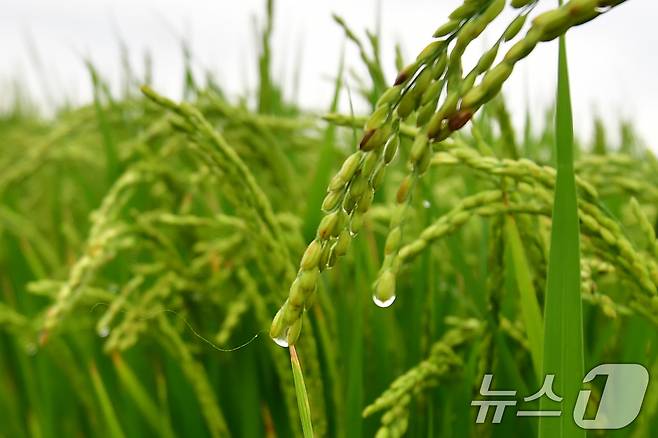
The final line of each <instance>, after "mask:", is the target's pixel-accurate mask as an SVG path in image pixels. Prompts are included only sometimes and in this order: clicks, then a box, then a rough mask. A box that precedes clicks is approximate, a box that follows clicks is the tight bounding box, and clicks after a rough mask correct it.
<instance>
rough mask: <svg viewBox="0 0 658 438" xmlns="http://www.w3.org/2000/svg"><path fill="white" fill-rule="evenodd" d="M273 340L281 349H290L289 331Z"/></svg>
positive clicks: (286, 330)
mask: <svg viewBox="0 0 658 438" xmlns="http://www.w3.org/2000/svg"><path fill="white" fill-rule="evenodd" d="M272 340H273V341H274V343H275V344H276V345H278V346H279V347H283V348H288V329H285V330H284V331H283V333H281V335H279V336H278V337H276V338H274V337H273V338H272Z"/></svg>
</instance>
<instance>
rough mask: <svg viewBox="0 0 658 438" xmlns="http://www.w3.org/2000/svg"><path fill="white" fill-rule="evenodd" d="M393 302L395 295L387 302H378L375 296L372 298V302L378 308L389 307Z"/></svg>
mask: <svg viewBox="0 0 658 438" xmlns="http://www.w3.org/2000/svg"><path fill="white" fill-rule="evenodd" d="M394 301H395V295H393V296H392V297H390V298H389V299H387V300H380V299H379V298H378V297H377V295H373V296H372V302H373V303H375V304H376V305H377V306H379V307H389V306H390V305H391V304H393V302H394Z"/></svg>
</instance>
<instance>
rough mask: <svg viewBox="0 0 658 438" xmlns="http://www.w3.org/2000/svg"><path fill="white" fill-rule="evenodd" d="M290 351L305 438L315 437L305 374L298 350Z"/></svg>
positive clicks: (293, 348)
mask: <svg viewBox="0 0 658 438" xmlns="http://www.w3.org/2000/svg"><path fill="white" fill-rule="evenodd" d="M289 349H290V363H291V364H292V377H293V380H294V381H295V393H296V394H297V406H298V407H299V416H300V418H301V420H302V430H303V431H304V438H312V437H313V424H311V406H310V405H309V403H308V394H307V393H306V385H305V384H304V374H302V366H301V364H300V363H299V357H297V349H296V348H295V346H294V345H291V346H290V347H289Z"/></svg>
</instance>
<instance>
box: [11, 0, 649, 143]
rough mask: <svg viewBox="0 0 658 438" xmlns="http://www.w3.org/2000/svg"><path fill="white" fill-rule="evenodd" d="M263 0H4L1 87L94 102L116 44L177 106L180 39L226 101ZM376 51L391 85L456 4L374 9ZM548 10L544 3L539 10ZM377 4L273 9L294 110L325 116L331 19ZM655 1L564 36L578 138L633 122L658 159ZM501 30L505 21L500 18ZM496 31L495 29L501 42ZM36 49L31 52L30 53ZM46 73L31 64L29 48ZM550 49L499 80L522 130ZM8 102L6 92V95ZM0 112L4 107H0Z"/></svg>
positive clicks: (252, 71) (353, 58)
mask: <svg viewBox="0 0 658 438" xmlns="http://www.w3.org/2000/svg"><path fill="white" fill-rule="evenodd" d="M264 3H265V1H264V0H230V1H229V0H214V1H212V0H185V1H180V0H116V1H107V0H103V1H96V0H57V1H51V0H4V1H3V7H2V13H0V53H2V62H0V89H1V88H4V87H8V86H9V85H8V84H10V83H11V82H12V81H14V80H16V79H18V80H19V81H20V82H21V83H22V84H24V85H25V86H26V87H27V89H28V90H29V91H30V93H31V94H33V95H36V96H38V97H39V99H42V100H43V101H47V100H48V99H49V100H51V101H52V100H54V101H56V102H57V101H62V100H63V99H64V98H68V99H72V100H74V101H78V102H79V101H85V100H88V99H89V98H90V84H89V79H88V77H87V75H86V73H85V69H84V66H83V63H82V57H83V56H88V57H91V59H93V61H94V63H95V64H96V65H97V67H98V68H99V70H100V71H101V72H102V73H103V74H104V75H106V76H107V77H109V78H110V79H111V80H112V81H114V83H117V82H118V78H119V77H120V72H121V60H120V56H119V49H118V46H119V44H118V39H119V37H120V38H121V39H123V40H125V41H126V42H127V44H128V46H129V48H130V53H131V58H132V62H133V64H134V65H135V66H136V68H137V69H138V70H141V64H142V58H143V53H144V52H145V51H146V50H148V51H150V53H151V54H152V58H153V66H154V80H155V85H156V87H157V88H158V90H159V91H161V92H164V93H167V94H169V95H172V96H179V95H180V91H181V84H182V67H181V65H182V61H181V50H180V45H179V42H178V38H180V37H185V38H186V39H187V40H188V41H189V43H190V46H191V48H192V50H193V54H194V58H195V62H196V64H197V65H198V66H200V67H203V68H205V69H210V70H212V71H213V72H215V73H216V75H217V78H218V79H217V82H218V83H219V84H220V85H221V86H222V87H223V88H224V89H225V90H227V91H228V92H229V93H231V94H235V95H237V94H239V93H240V92H242V91H243V90H253V88H254V85H255V83H256V61H255V56H256V55H255V53H256V47H257V46H256V44H257V43H256V41H255V36H254V35H255V33H254V23H255V22H256V23H258V24H259V25H262V21H263V17H264ZM380 3H381V31H382V36H383V40H382V52H383V60H384V63H385V64H386V68H387V69H388V70H387V71H386V73H387V78H388V79H389V80H392V79H393V78H394V76H395V71H394V67H393V52H394V51H393V48H394V45H395V43H396V42H399V43H400V44H401V46H402V48H403V52H404V54H405V56H406V58H407V59H410V58H411V57H412V56H415V54H416V53H417V52H418V51H419V50H420V49H422V48H423V47H424V46H425V45H426V44H427V42H429V41H430V38H431V35H432V33H433V31H434V29H435V28H436V27H437V26H438V25H439V24H442V23H443V22H444V21H445V20H446V16H447V15H448V13H449V12H450V11H451V10H452V9H453V8H454V7H455V6H456V5H457V4H459V2H457V1H453V0H433V1H429V0H428V1H423V0H404V1H403V0H398V1H393V0H381V2H380ZM556 3H557V2H556V1H554V0H540V5H541V7H540V10H541V9H545V8H549V7H553V6H554V5H555V4H556ZM376 5H377V1H375V0H367V1H354V0H351V1H350V0H338V1H308V0H306V1H302V0H280V1H278V2H277V3H276V11H275V14H276V17H275V25H274V35H273V46H274V47H273V53H274V55H273V56H274V60H273V64H274V65H273V67H274V72H275V74H276V76H277V78H278V79H280V80H282V81H283V82H284V84H286V86H287V92H288V93H292V88H293V87H292V84H293V77H294V72H295V70H296V68H297V66H296V64H297V61H298V59H299V55H300V54H301V67H300V73H301V75H300V76H301V83H300V89H299V101H300V102H301V103H302V104H303V105H305V106H307V107H309V108H313V109H317V110H322V109H323V108H326V107H327V105H328V102H329V100H330V99H331V91H332V84H331V77H333V76H334V75H335V73H336V69H337V65H338V60H339V58H340V53H341V48H342V47H343V46H344V42H345V40H344V37H343V34H342V31H341V30H340V29H339V28H338V26H337V25H336V24H335V23H334V22H333V21H332V19H331V13H332V12H335V13H337V14H339V15H341V16H343V17H344V18H345V20H346V21H347V22H348V23H349V24H350V25H351V26H352V28H353V29H354V30H356V31H358V33H359V34H360V35H364V33H363V30H364V29H365V28H370V29H373V28H374V26H375V22H376V16H377V14H376ZM656 19H658V2H656V1H651V0H628V1H627V2H626V3H625V4H623V5H621V6H619V7H618V8H616V9H614V10H613V11H611V12H610V13H609V14H607V15H605V16H603V17H600V18H598V19H596V20H594V21H593V22H590V23H588V24H586V25H584V26H582V27H579V28H577V29H574V30H572V31H571V32H570V33H569V37H568V52H569V67H570V72H571V86H572V100H573V107H574V117H575V120H576V129H577V131H578V133H580V134H581V135H582V136H584V137H587V136H589V135H590V133H591V124H592V118H593V116H594V115H595V114H598V115H601V116H602V117H603V118H604V120H605V121H606V122H608V123H609V125H610V127H611V129H612V130H613V132H616V130H617V129H616V128H617V121H618V120H620V119H622V118H625V119H632V120H633V121H634V122H635V125H636V127H637V129H638V131H639V132H640V134H641V135H642V137H643V138H644V139H645V140H646V141H647V143H648V144H650V145H651V146H652V148H653V149H654V150H658V85H657V79H656V66H657V64H658V60H657V54H658V25H657V24H656ZM503 21H507V19H505V20H503ZM501 26H504V23H500V25H499V26H496V27H495V29H494V30H497V33H500V31H501V30H502V27H501ZM494 38H496V33H489V34H486V35H484V36H483V37H482V38H481V39H479V40H478V41H476V42H475V43H474V45H473V47H472V48H471V49H470V50H471V51H470V56H468V57H467V61H468V60H471V62H472V61H473V60H474V59H475V58H476V56H478V55H479V54H480V53H481V49H482V48H484V47H485V45H486V43H487V41H493V40H494ZM30 42H32V43H33V44H31V43H30ZM31 45H33V46H34V47H35V48H36V51H37V52H38V53H39V58H40V59H41V62H42V64H43V69H42V71H41V72H39V71H38V70H39V69H38V68H36V66H35V65H34V62H32V61H31V60H30V55H29V53H30V49H29V48H30V46H31ZM556 50H557V49H556V44H555V43H546V44H543V45H542V46H540V47H538V48H537V49H536V50H535V51H534V52H533V53H532V54H531V55H530V57H529V58H528V59H527V60H524V61H523V62H521V66H520V68H517V69H516V70H515V72H514V74H513V75H512V77H511V78H510V80H508V81H507V83H506V85H505V87H504V92H505V94H506V95H507V96H508V98H509V101H510V105H511V108H512V110H513V111H514V114H515V115H516V119H517V120H519V119H520V118H521V115H522V114H523V111H524V108H525V106H526V101H527V102H528V103H529V105H530V106H531V109H532V110H533V111H534V113H535V114H537V116H539V115H540V114H541V111H540V110H542V109H543V108H545V107H546V106H547V105H548V104H549V103H550V102H551V101H552V100H553V97H554V92H555V76H556V73H555V71H556ZM346 55H347V64H348V66H352V67H355V68H357V69H359V71H362V70H361V68H362V67H361V64H360V63H359V59H358V53H357V52H356V50H355V48H354V47H353V46H351V45H347V46H346ZM3 95H5V96H6V93H4V92H3ZM0 103H1V102H0Z"/></svg>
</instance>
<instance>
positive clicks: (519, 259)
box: [505, 216, 544, 379]
mask: <svg viewBox="0 0 658 438" xmlns="http://www.w3.org/2000/svg"><path fill="white" fill-rule="evenodd" d="M505 234H506V237H507V244H508V245H509V250H510V252H511V256H512V263H513V264H514V267H513V269H514V278H515V279H516V286H517V289H518V290H519V295H520V297H521V300H520V302H519V303H520V305H521V314H522V315H523V322H524V323H525V329H526V333H527V336H528V344H529V346H530V356H531V358H532V364H533V366H534V369H535V373H536V376H537V378H538V379H539V376H541V366H542V348H543V347H542V346H543V345H544V329H543V327H542V315H541V310H540V309H539V303H538V302H537V294H536V292H535V287H534V286H533V285H532V274H531V272H530V265H529V264H528V259H527V258H526V254H525V251H524V249H523V244H522V243H521V236H520V235H519V230H518V228H517V226H516V222H515V221H514V219H513V218H512V217H509V216H508V217H506V218H505Z"/></svg>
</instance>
